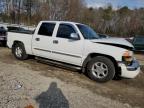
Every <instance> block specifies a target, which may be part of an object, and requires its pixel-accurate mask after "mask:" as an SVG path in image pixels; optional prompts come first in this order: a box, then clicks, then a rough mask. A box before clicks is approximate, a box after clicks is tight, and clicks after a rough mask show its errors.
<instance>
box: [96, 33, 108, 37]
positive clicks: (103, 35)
mask: <svg viewBox="0 0 144 108" xmlns="http://www.w3.org/2000/svg"><path fill="white" fill-rule="evenodd" d="M98 35H99V37H100V38H110V36H108V35H106V34H100V33H98Z"/></svg>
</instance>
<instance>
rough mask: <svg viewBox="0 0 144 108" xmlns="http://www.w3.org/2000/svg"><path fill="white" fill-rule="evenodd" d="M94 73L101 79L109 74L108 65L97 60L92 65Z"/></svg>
mask: <svg viewBox="0 0 144 108" xmlns="http://www.w3.org/2000/svg"><path fill="white" fill-rule="evenodd" d="M92 74H93V75H94V76H95V77H96V78H99V79H102V78H104V77H106V76H107V75H108V66H107V65H106V64H104V63H102V62H96V63H94V64H93V66H92Z"/></svg>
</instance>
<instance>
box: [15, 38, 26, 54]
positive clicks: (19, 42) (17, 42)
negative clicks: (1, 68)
mask: <svg viewBox="0 0 144 108" xmlns="http://www.w3.org/2000/svg"><path fill="white" fill-rule="evenodd" d="M16 44H23V42H21V41H14V42H13V45H12V53H14V49H13V48H14V46H15V45H16ZM23 45H24V44H23Z"/></svg>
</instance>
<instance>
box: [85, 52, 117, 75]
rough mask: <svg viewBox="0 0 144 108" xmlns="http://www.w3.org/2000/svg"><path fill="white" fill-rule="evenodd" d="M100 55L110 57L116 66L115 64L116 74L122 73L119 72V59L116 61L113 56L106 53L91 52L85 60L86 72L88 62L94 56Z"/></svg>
mask: <svg viewBox="0 0 144 108" xmlns="http://www.w3.org/2000/svg"><path fill="white" fill-rule="evenodd" d="M98 56H104V57H107V58H109V59H110V60H111V61H112V62H113V64H114V66H115V71H116V75H117V74H120V73H119V67H118V63H117V61H116V60H115V59H114V58H113V57H112V56H109V55H105V54H99V53H91V54H89V55H88V56H87V58H86V59H85V60H84V62H83V66H82V72H85V69H86V67H87V64H88V62H89V61H90V60H91V59H92V58H94V57H98Z"/></svg>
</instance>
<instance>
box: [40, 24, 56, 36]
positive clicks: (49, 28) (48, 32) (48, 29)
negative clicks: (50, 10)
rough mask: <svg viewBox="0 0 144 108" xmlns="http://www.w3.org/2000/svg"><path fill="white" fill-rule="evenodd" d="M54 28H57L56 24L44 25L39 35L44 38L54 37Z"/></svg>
mask: <svg viewBox="0 0 144 108" xmlns="http://www.w3.org/2000/svg"><path fill="white" fill-rule="evenodd" d="M54 28H55V24H54V23H42V25H41V27H40V29H39V32H38V34H39V35H44V36H52V34H53V31H54Z"/></svg>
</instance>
